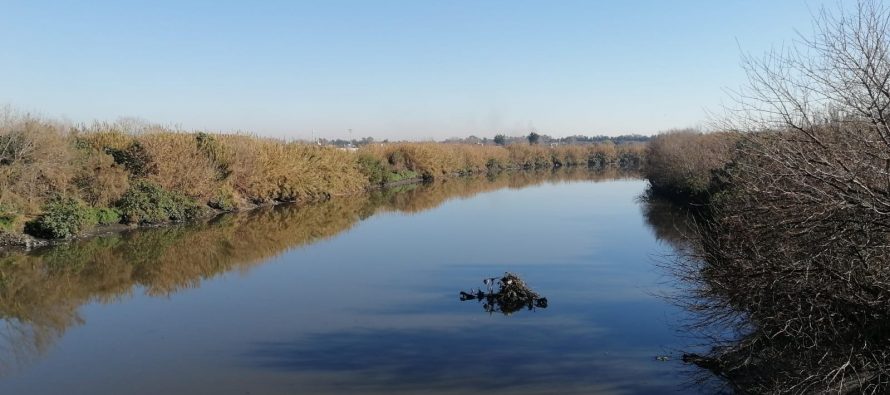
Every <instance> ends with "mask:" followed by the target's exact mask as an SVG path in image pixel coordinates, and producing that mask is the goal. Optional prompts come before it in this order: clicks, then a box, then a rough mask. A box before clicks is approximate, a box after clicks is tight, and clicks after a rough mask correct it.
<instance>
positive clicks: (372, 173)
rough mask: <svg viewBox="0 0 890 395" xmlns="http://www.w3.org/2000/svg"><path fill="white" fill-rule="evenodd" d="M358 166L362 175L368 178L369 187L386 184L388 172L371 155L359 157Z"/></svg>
mask: <svg viewBox="0 0 890 395" xmlns="http://www.w3.org/2000/svg"><path fill="white" fill-rule="evenodd" d="M358 165H359V169H360V170H361V172H362V174H364V175H365V177H368V181H369V182H370V183H371V185H380V184H383V183H385V182H386V173H388V170H387V169H386V167H385V166H384V165H383V163H382V162H380V160H378V159H377V158H375V157H373V156H371V155H365V154H362V155H359V157H358Z"/></svg>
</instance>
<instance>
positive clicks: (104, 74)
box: [0, 0, 834, 140]
mask: <svg viewBox="0 0 890 395" xmlns="http://www.w3.org/2000/svg"><path fill="white" fill-rule="evenodd" d="M831 4H834V3H831ZM819 5H820V2H819V1H818V0H810V1H805V0H787V1H775V0H769V1H767V0H759V1H712V0H701V1H656V0H652V1H618V0H615V1H593V0H582V1H524V0H504V1H488V0H463V1H458V0H454V1H441V0H440V1H434V0H427V1H424V0H405V1H383V0H378V1H370V0H362V1H358V0H357V1H339V0H324V1H322V0H317V1H303V2H299V1H107V2H106V1H56V2H47V1H38V0H27V1H18V0H13V1H10V0H0V27H2V33H0V104H9V105H11V106H12V107H13V108H16V109H19V110H23V111H31V112H37V113H40V114H42V115H45V116H49V117H54V118H55V117H62V118H65V119H68V120H71V121H73V122H89V121H92V120H114V119H117V118H119V117H122V116H125V117H137V118H142V119H146V120H150V121H154V122H159V123H164V124H175V125H180V126H182V127H184V128H188V129H210V130H225V131H235V130H240V131H247V132H254V133H258V134H263V135H273V136H282V137H292V138H309V137H311V136H313V135H314V136H316V137H328V138H337V137H348V133H347V132H346V130H347V129H353V136H354V137H356V138H357V137H360V136H373V137H375V138H379V139H383V138H389V139H413V140H427V139H442V138H446V137H452V136H460V137H465V136H468V135H471V134H475V135H478V136H489V137H490V136H493V135H494V134H495V133H496V132H497V131H501V132H505V133H506V134H509V135H520V134H525V133H527V132H528V130H529V128H530V127H534V128H536V129H537V130H538V131H540V132H542V133H546V134H550V135H554V136H565V135H571V134H587V135H592V134H608V135H614V134H621V133H644V134H647V133H653V132H657V131H659V130H663V129H668V128H674V127H685V126H696V125H699V124H701V123H702V122H703V121H705V120H706V119H707V114H706V110H707V109H713V110H717V109H719V108H720V105H721V103H722V102H724V101H725V98H726V96H725V93H724V89H725V88H734V87H737V86H739V85H740V84H741V83H742V82H743V80H744V75H743V73H742V71H741V69H740V67H739V56H740V53H741V52H740V51H745V52H752V53H761V52H763V51H765V50H767V49H769V48H770V46H780V45H782V44H783V43H784V44H788V43H790V42H791V40H793V39H795V37H796V33H795V29H799V30H802V31H809V30H810V13H811V11H813V12H814V11H815V10H816V9H817V8H818V7H819Z"/></svg>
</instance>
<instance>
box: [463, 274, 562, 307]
mask: <svg viewBox="0 0 890 395" xmlns="http://www.w3.org/2000/svg"><path fill="white" fill-rule="evenodd" d="M482 283H483V284H485V285H486V286H487V287H488V292H485V291H483V290H482V289H476V290H475V291H470V292H464V291H461V292H460V300H461V301H467V300H478V301H480V302H482V303H483V304H482V307H483V308H484V309H485V311H487V312H488V313H495V312H499V313H502V314H504V315H510V314H513V313H514V312H516V311H519V310H522V309H527V310H534V309H535V308H541V309H545V308H547V298H543V297H541V296H540V295H538V294H537V293H535V292H534V291H532V290H531V288H529V287H528V286H527V285H526V284H525V282H524V281H522V279H521V278H519V276H517V275H515V274H513V273H504V277H501V278H500V279H498V278H497V277H491V278H486V279H484V280H482ZM495 286H497V288H498V290H497V292H494V288H495Z"/></svg>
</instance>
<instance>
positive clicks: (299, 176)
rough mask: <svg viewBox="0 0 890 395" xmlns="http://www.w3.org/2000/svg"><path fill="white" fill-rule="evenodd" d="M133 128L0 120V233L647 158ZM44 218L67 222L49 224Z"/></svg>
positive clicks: (636, 150) (179, 216)
mask: <svg viewBox="0 0 890 395" xmlns="http://www.w3.org/2000/svg"><path fill="white" fill-rule="evenodd" d="M137 126H138V127H134V125H132V124H124V123H117V124H108V123H97V124H94V125H92V126H89V127H85V126H82V127H77V128H71V127H67V126H65V125H63V124H61V123H58V122H54V121H50V120H44V119H40V118H36V117H32V116H21V115H17V114H15V113H13V112H11V111H8V110H7V111H5V112H4V113H3V114H0V230H2V229H6V230H7V231H9V230H21V229H22V228H23V225H24V223H25V222H26V221H28V220H31V219H34V218H35V217H36V218H37V220H38V221H43V222H42V223H40V224H38V225H39V226H35V227H32V228H34V229H38V228H39V229H42V231H41V235H42V236H44V237H69V236H70V235H71V234H76V233H77V232H76V230H77V229H73V230H74V231H75V232H73V233H72V232H69V230H72V227H70V226H63V225H64V224H65V223H66V222H67V221H69V219H71V218H77V219H78V222H83V223H95V222H101V221H96V220H93V219H91V217H92V216H93V214H91V212H88V210H89V209H91V208H92V209H95V208H104V207H111V208H114V209H117V210H118V211H120V212H119V213H118V215H117V217H119V218H121V219H123V220H124V221H144V222H152V223H157V222H165V221H170V220H183V219H188V218H190V217H191V216H194V215H199V214H200V213H202V212H203V211H202V210H199V209H200V207H203V206H209V207H212V208H215V209H217V210H223V211H231V210H237V209H242V208H250V207H254V206H255V205H259V204H266V203H272V202H310V201H318V200H324V199H327V198H329V197H331V196H338V195H350V194H356V193H359V192H362V191H365V190H367V189H369V188H374V187H379V186H381V185H384V184H387V183H392V182H395V181H401V180H406V179H421V178H422V179H424V180H431V179H441V178H446V177H452V176H458V175H467V174H483V173H488V172H492V171H500V170H504V169H544V168H554V167H563V166H589V167H595V168H606V167H613V166H614V167H622V168H635V167H637V166H639V163H640V161H641V156H642V154H643V148H642V145H634V144H626V145H619V146H615V145H613V144H611V143H610V144H608V145H606V144H602V145H592V146H583V147H582V146H565V147H555V148H544V147H539V146H529V145H511V146H509V147H506V148H505V147H500V146H481V145H470V144H443V143H394V144H374V145H368V146H365V147H363V148H362V149H361V150H359V152H350V151H347V150H341V149H337V148H334V147H323V146H318V145H314V144H306V143H300V142H285V141H282V140H277V139H272V138H262V137H257V136H248V135H231V134H209V133H186V132H181V131H177V130H171V129H167V128H163V127H158V126H151V125H137ZM60 199H64V200H60ZM60 201H64V202H73V203H72V205H69V206H65V205H62V204H59V203H58V202H60ZM79 202H83V204H81V203H79ZM50 203H52V204H50ZM48 207H55V208H59V210H62V211H63V212H60V213H49V212H47V211H46V210H47V208H48ZM63 209H64V210H63ZM85 210H87V211H85ZM127 210H131V211H132V210H136V212H132V213H128V212H125V211H127ZM205 211H206V210H205ZM44 217H45V218H44ZM75 228H76V227H75Z"/></svg>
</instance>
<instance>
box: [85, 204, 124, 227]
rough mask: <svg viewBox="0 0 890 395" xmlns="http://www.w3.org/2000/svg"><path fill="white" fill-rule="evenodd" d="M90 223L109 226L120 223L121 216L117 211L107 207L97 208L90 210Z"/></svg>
mask: <svg viewBox="0 0 890 395" xmlns="http://www.w3.org/2000/svg"><path fill="white" fill-rule="evenodd" d="M91 214H92V216H91V218H90V220H91V222H92V223H94V224H99V225H111V224H116V223H119V222H121V214H120V212H118V211H117V210H115V209H113V208H108V207H99V208H94V209H92V210H91Z"/></svg>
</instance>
